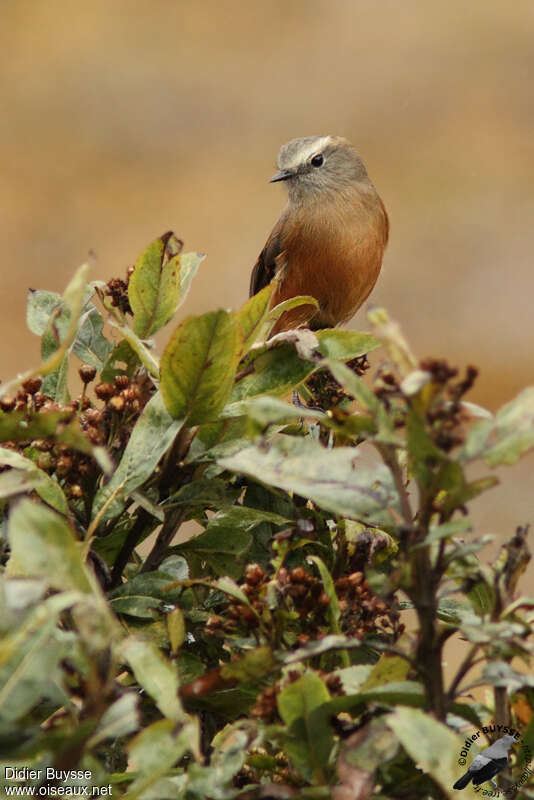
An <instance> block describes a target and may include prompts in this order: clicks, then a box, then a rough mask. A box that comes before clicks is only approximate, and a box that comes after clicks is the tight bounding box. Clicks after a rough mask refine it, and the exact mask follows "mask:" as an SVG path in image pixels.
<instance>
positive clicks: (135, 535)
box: [111, 509, 153, 589]
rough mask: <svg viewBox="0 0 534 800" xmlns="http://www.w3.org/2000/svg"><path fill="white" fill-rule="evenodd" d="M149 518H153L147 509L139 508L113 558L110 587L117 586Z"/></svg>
mask: <svg viewBox="0 0 534 800" xmlns="http://www.w3.org/2000/svg"><path fill="white" fill-rule="evenodd" d="M151 519H153V517H152V515H151V514H149V513H148V511H145V510H144V509H139V514H138V517H137V519H136V521H135V523H134V524H133V526H132V529H131V530H130V532H129V533H128V536H127V537H126V539H125V540H124V542H123V543H122V547H121V549H120V550H119V554H118V556H117V558H116V559H115V563H114V564H113V569H112V571H111V587H112V589H115V588H116V587H117V586H119V584H120V582H121V578H122V572H123V570H124V567H125V566H126V564H127V563H128V559H129V558H130V556H131V554H132V551H133V550H134V548H135V547H136V546H137V544H138V542H139V540H140V538H141V535H142V533H143V531H144V529H145V527H146V525H147V524H148V522H149V521H150V520H151Z"/></svg>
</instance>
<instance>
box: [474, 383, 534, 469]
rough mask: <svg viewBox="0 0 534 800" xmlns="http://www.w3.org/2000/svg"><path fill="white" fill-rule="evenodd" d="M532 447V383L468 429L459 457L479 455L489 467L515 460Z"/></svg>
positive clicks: (533, 426) (533, 389)
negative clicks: (494, 413)
mask: <svg viewBox="0 0 534 800" xmlns="http://www.w3.org/2000/svg"><path fill="white" fill-rule="evenodd" d="M533 447H534V386H529V387H527V388H526V389H523V391H522V392H520V394H518V396H517V397H516V398H514V399H513V400H511V401H510V402H509V403H507V404H506V405H505V406H503V407H502V408H501V409H499V411H498V412H497V414H496V415H495V419H494V420H483V421H482V422H479V423H478V424H477V425H475V426H474V427H473V428H472V430H471V431H470V432H469V434H468V436H467V439H466V441H465V444H464V447H463V449H462V452H461V455H460V457H461V458H462V460H464V461H469V460H472V459H473V458H479V457H482V458H483V459H484V460H485V461H486V463H487V464H489V465H490V466H492V467H495V466H498V465H499V464H515V463H516V462H517V461H518V460H519V459H520V458H521V456H523V455H524V454H525V453H527V452H528V451H529V450H531V449H532V448H533Z"/></svg>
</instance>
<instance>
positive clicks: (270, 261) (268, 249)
mask: <svg viewBox="0 0 534 800" xmlns="http://www.w3.org/2000/svg"><path fill="white" fill-rule="evenodd" d="M285 221H286V216H285V214H282V216H281V217H280V219H279V220H278V222H277V223H276V225H275V226H274V228H273V229H272V231H271V235H270V236H269V238H268V239H267V241H266V243H265V247H264V248H263V250H262V251H261V253H260V254H259V256H258V260H257V261H256V263H255V264H254V267H253V269H252V275H251V276H250V293H249V296H250V297H252V295H254V294H257V293H258V292H259V291H261V289H263V288H264V287H265V286H268V285H269V283H270V282H271V281H272V279H273V278H274V276H275V275H276V271H277V268H278V267H279V265H280V261H281V260H282V259H281V258H280V257H281V256H283V245H282V238H283V230H284V224H285Z"/></svg>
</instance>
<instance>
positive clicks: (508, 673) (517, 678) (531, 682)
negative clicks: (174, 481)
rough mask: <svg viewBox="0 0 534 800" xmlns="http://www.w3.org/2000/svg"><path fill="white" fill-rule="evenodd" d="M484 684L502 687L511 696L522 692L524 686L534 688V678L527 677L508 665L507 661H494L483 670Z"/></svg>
mask: <svg viewBox="0 0 534 800" xmlns="http://www.w3.org/2000/svg"><path fill="white" fill-rule="evenodd" d="M482 683H489V684H491V685H492V686H501V687H503V688H505V689H508V692H509V693H510V694H514V693H515V692H518V691H520V690H521V689H522V688H523V687H524V686H530V687H534V676H532V675H525V674H524V673H523V672H518V671H517V670H516V669H513V667H511V666H510V664H507V663H506V661H492V662H491V663H488V664H485V665H484V669H483V670H482Z"/></svg>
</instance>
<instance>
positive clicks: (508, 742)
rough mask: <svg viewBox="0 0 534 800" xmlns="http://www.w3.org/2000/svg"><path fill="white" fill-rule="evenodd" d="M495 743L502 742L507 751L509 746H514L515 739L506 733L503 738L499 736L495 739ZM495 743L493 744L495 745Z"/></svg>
mask: <svg viewBox="0 0 534 800" xmlns="http://www.w3.org/2000/svg"><path fill="white" fill-rule="evenodd" d="M497 742H502V744H503V746H504V747H505V748H506V749H507V750H508V748H509V747H510V745H512V744H514V742H515V738H514V737H513V736H510V734H509V733H507V734H506V735H505V736H501V738H500V739H497ZM497 742H495V744H497Z"/></svg>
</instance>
